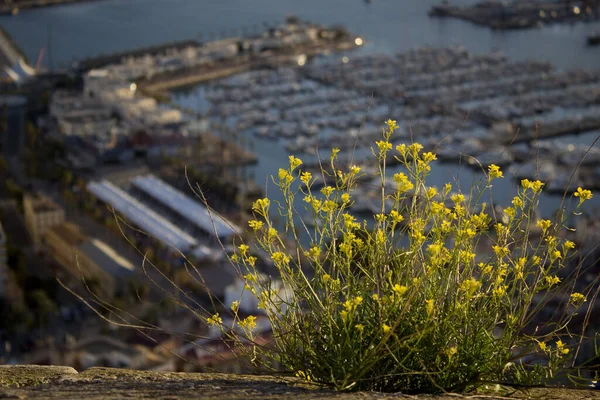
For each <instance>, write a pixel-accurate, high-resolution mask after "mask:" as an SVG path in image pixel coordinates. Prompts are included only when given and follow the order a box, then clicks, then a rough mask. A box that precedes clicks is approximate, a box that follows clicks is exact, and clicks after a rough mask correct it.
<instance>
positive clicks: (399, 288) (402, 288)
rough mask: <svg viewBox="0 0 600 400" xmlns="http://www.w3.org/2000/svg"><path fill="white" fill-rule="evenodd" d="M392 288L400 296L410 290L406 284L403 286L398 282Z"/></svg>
mask: <svg viewBox="0 0 600 400" xmlns="http://www.w3.org/2000/svg"><path fill="white" fill-rule="evenodd" d="M392 290H393V291H394V293H396V294H397V295H398V296H404V294H405V293H406V292H407V291H408V288H407V287H406V286H402V285H400V284H398V283H396V284H395V285H394V287H393V288H392Z"/></svg>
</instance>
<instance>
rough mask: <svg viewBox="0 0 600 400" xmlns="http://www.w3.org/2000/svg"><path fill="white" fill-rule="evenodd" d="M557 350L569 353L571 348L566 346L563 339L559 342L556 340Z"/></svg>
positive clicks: (561, 352)
mask: <svg viewBox="0 0 600 400" xmlns="http://www.w3.org/2000/svg"><path fill="white" fill-rule="evenodd" d="M556 350H557V351H558V352H559V353H560V354H568V353H569V349H567V348H565V344H564V343H563V342H562V340H559V341H558V342H556Z"/></svg>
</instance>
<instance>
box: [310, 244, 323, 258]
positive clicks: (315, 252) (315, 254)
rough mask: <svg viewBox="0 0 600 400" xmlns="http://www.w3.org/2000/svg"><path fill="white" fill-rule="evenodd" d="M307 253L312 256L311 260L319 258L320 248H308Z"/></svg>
mask: <svg viewBox="0 0 600 400" xmlns="http://www.w3.org/2000/svg"><path fill="white" fill-rule="evenodd" d="M309 253H310V255H311V256H312V258H315V259H316V258H319V256H320V255H321V248H320V247H319V246H313V247H311V248H310V250H309Z"/></svg>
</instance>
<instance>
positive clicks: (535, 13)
mask: <svg viewBox="0 0 600 400" xmlns="http://www.w3.org/2000/svg"><path fill="white" fill-rule="evenodd" d="M429 15H430V16H431V17H451V18H458V19H462V20H465V21H469V22H472V23H474V24H476V25H481V26H487V27H489V28H492V29H528V28H536V27H540V26H543V25H547V24H557V23H573V22H591V21H597V20H599V19H600V5H599V3H598V1H595V0H581V1H568V2H564V1H562V2H560V1H534V2H524V1H513V2H511V3H508V4H505V3H504V2H499V1H494V2H491V1H482V2H480V3H477V4H475V5H473V6H453V5H449V4H447V3H445V2H444V3H443V4H440V5H437V6H433V7H431V9H430V11H429Z"/></svg>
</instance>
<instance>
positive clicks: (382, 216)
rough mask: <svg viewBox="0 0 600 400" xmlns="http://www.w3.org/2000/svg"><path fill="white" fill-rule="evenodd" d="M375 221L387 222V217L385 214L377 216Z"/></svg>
mask: <svg viewBox="0 0 600 400" xmlns="http://www.w3.org/2000/svg"><path fill="white" fill-rule="evenodd" d="M374 217H375V221H377V222H383V221H385V218H386V215H385V214H375V215H374Z"/></svg>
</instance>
